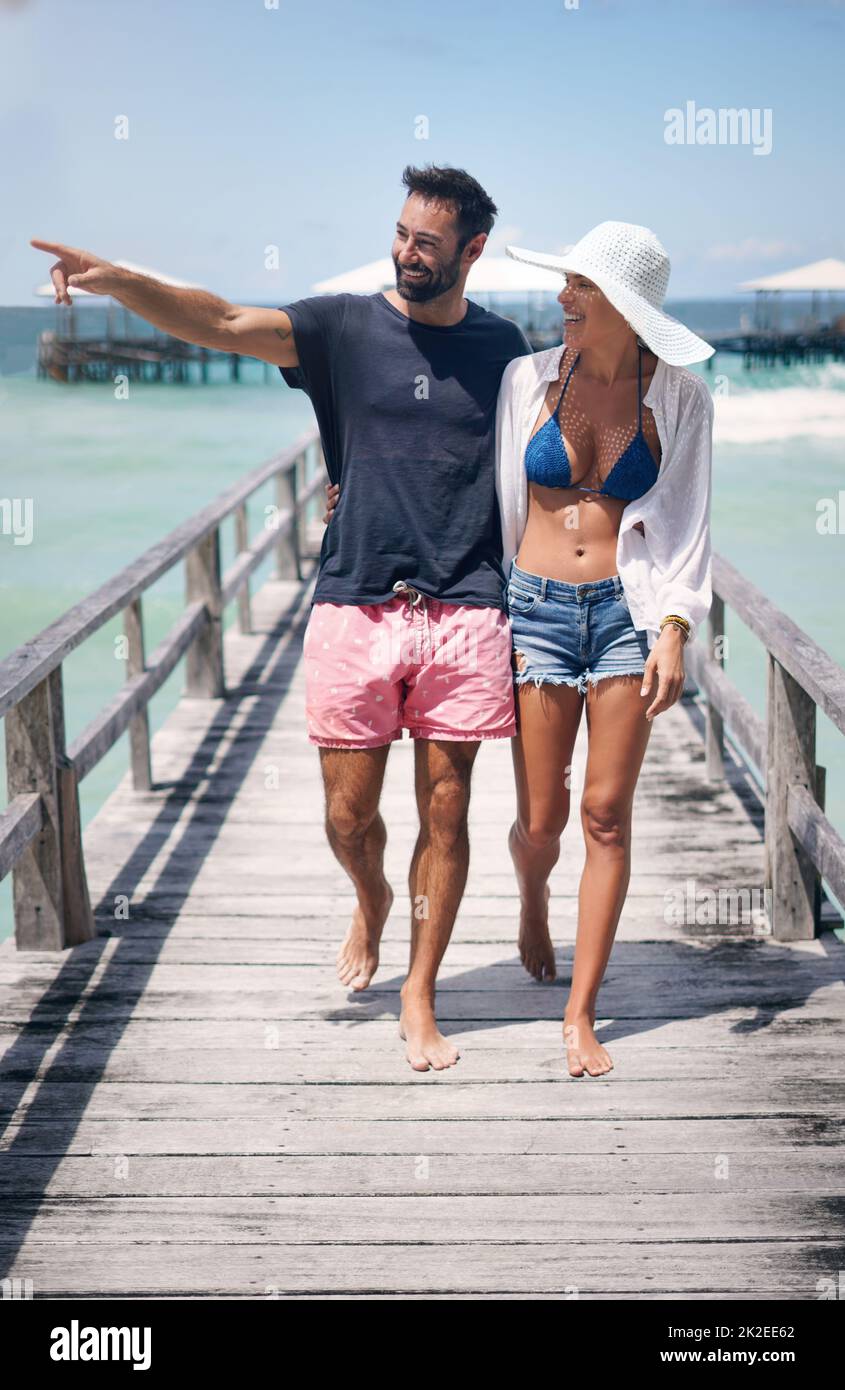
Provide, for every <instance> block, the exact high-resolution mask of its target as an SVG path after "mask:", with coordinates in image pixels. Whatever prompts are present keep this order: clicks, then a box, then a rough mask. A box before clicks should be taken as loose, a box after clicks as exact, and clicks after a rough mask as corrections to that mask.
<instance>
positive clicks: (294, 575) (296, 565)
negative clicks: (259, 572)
mask: <svg viewBox="0 0 845 1390" xmlns="http://www.w3.org/2000/svg"><path fill="white" fill-rule="evenodd" d="M303 457H304V455H303V454H298V455H297V457H296V458H295V459H294V461H293V464H292V465H291V467H290V468H286V469H285V470H284V471H283V472H281V473H278V474H277V475H276V512H277V520H278V519H279V518H281V517H282V516H284V515H285V514H286V513H287V512H290V513H292V519H291V525H290V526H289V527H285V528H283V529H281V528H280V531H279V541H278V544H277V546H276V568H275V571H274V573H273V578H274V579H301V578H302V569H301V566H300V559H299V517H298V516H297V510H296V498H297V492H298V473H299V469H300V468H301V466H302V459H303Z"/></svg>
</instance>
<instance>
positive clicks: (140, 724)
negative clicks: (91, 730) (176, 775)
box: [123, 595, 153, 792]
mask: <svg viewBox="0 0 845 1390" xmlns="http://www.w3.org/2000/svg"><path fill="white" fill-rule="evenodd" d="M123 630H124V632H125V634H126V640H127V643H128V646H129V651H128V656H127V660H126V676H127V679H128V680H131V679H132V677H133V676H140V675H142V674H143V672H144V615H143V610H142V606H141V598H140V595H139V597H138V598H133V599H132V600H130V602H129V603H128V604H127V606H126V608H125V609H124V612H123ZM129 750H130V757H131V764H132V785H133V787H134V788H135V790H136V792H148V791H149V790H150V788H151V787H152V784H153V773H152V764H151V762H150V720H149V712H148V708H147V706H146V705H144V706H143V708H142V709H139V710H138V713H137V714H133V716H132V718H131V719H130V721H129Z"/></svg>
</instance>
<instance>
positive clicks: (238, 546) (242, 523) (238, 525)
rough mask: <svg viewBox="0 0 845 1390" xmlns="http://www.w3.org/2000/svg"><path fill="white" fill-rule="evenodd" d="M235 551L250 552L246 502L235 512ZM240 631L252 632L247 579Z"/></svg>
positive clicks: (240, 597) (241, 596) (240, 602)
mask: <svg viewBox="0 0 845 1390" xmlns="http://www.w3.org/2000/svg"><path fill="white" fill-rule="evenodd" d="M235 550H236V551H237V553H238V555H243V554H244V552H245V551H247V550H249V519H248V517H247V510H246V502H241V504H240V506H238V507H237V508H236V510H235ZM238 629H239V631H241V632H252V608H251V603H250V593H249V579H246V580H245V582H244V584H243V586H242V588H241V590H240V592H239V594H238Z"/></svg>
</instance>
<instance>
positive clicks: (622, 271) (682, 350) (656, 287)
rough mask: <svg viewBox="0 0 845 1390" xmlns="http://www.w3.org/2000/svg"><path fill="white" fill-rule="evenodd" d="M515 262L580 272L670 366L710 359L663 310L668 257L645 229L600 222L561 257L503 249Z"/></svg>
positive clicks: (695, 339)
mask: <svg viewBox="0 0 845 1390" xmlns="http://www.w3.org/2000/svg"><path fill="white" fill-rule="evenodd" d="M505 249H506V251H507V253H508V255H509V256H512V257H513V259H514V260H515V261H524V262H525V264H526V265H539V266H544V267H545V269H547V270H559V271H560V272H561V273H562V274H565V273H566V272H567V271H569V272H570V273H571V274H575V275H584V276H586V277H587V279H588V280H592V281H594V282H595V284H596V285H598V287H599V289H600V290H601V291H602V293H603V294H604V295H605V296H606V298H607V299H609V300H610V302H611V304H612V305H613V307H614V309H618V310H619V312H620V314H621V315H622V316H623V318H625V319H626V320H627V322H628V323H629V324H630V326H631V327H632V328H633V330H634V332H635V333H637V334H638V335H639V337H640V338H641V339H642V341H643V342H644V343H645V345H646V347H649V348H651V350H652V352H653V353H654V354H655V355H656V356H657V357H661V358H662V359H663V361H664V362H668V363H669V364H670V366H673V367H686V366H688V365H689V364H690V363H691V362H703V361H704V360H705V358H707V357H712V355H713V353H714V352H715V350H716V349H715V348H713V347H711V346H710V344H709V343H706V342H705V341H704V339H703V338H699V337H698V336H697V334H695V333H693V332H691V330H690V329H689V328H685V327H684V325H683V324H682V323H679V322H678V320H677V319H673V318H672V316H671V314H667V313H665V312H664V310H663V307H662V305H663V300H664V299H665V297H666V290H667V288H668V285H669V269H670V266H669V257H668V256H667V254H666V251H665V249H664V248H663V246H662V245H661V243H660V242H659V241H658V239H657V237H656V236H655V235H654V232H650V231H649V229H648V227H638V226H636V224H635V223H633V222H600V223H599V224H598V226H597V227H593V230H592V231H591V232H587V235H586V236H583V237H582V238H581V240H580V241H576V243H575V245H574V246H571V247H570V248H569V250H568V251H567V252H566V253H565V254H564V255H562V256H552V255H547V254H546V253H544V252H542V251H525V250H523V248H522V247H521V246H508V247H506V248H505Z"/></svg>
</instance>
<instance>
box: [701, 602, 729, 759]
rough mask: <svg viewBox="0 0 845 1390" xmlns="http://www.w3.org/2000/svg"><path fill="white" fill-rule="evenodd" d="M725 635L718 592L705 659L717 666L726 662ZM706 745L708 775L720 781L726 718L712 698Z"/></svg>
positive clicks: (707, 723) (706, 724)
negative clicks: (724, 718)
mask: <svg viewBox="0 0 845 1390" xmlns="http://www.w3.org/2000/svg"><path fill="white" fill-rule="evenodd" d="M724 636H725V600H724V599H723V598H720V597H719V596H718V594H714V595H713V602H712V604H711V607H710V615H709V617H708V620H707V653H706V656H705V660H706V661H713V662H715V664H716V665H717V666H721V667H724V664H725V657H724V651H723V646H724ZM717 643H718V647H717ZM717 651H718V655H717ZM704 746H705V751H706V755H707V761H706V768H707V777H708V779H709V780H710V781H711V782H720V781H721V780H722V779H723V778H724V775H725V730H724V720H723V718H722V716H721V714H720V713H719V711H718V710H717V709H716V707H715V705H714V704H713V701H712V700H708V701H707V713H706V715H705V731H704Z"/></svg>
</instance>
